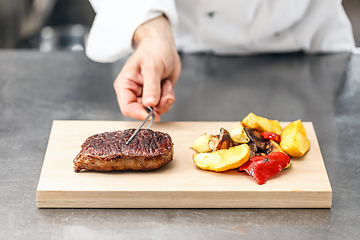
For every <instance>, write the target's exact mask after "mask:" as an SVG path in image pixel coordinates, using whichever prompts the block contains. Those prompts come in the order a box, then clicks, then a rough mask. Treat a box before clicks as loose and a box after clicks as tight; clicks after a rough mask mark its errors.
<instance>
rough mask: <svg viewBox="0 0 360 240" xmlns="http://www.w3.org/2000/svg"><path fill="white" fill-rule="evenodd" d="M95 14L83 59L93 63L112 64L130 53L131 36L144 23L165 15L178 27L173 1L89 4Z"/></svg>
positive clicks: (125, 0) (119, 0) (126, 0)
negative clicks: (85, 58) (87, 58)
mask: <svg viewBox="0 0 360 240" xmlns="http://www.w3.org/2000/svg"><path fill="white" fill-rule="evenodd" d="M89 1H90V3H91V5H92V7H93V9H94V11H95V13H96V16H95V19H94V22H93V24H92V26H91V29H90V32H89V36H88V38H87V41H86V55H87V56H88V57H89V58H90V59H92V60H93V61H96V62H103V63H105V62H114V61H116V60H119V59H120V58H122V57H125V56H126V55H128V54H130V53H132V52H133V46H132V43H133V34H134V32H135V30H136V29H137V28H138V27H139V26H140V25H141V24H143V23H145V22H147V21H149V20H151V19H154V18H156V17H158V16H161V15H162V14H164V15H165V16H166V17H167V19H168V20H169V22H170V24H171V27H172V28H174V27H175V26H176V25H177V23H178V18H177V12H176V7H175V2H174V0H89Z"/></svg>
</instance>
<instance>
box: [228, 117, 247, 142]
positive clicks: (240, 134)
mask: <svg viewBox="0 0 360 240" xmlns="http://www.w3.org/2000/svg"><path fill="white" fill-rule="evenodd" d="M229 133H230V135H231V139H232V140H233V141H234V142H236V143H248V142H249V141H250V139H249V137H248V136H247V135H246V132H245V130H244V126H243V125H242V123H241V122H237V123H236V124H235V125H234V126H233V127H232V128H230V130H229Z"/></svg>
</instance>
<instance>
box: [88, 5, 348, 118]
mask: <svg viewBox="0 0 360 240" xmlns="http://www.w3.org/2000/svg"><path fill="white" fill-rule="evenodd" d="M90 3H91V5H92V6H93V8H94V10H95V12H96V17H95V19H94V22H93V25H92V27H91V30H90V33H89V37H88V40H87V46H86V54H87V56H88V57H89V58H90V59H92V60H94V61H97V62H114V61H116V60H119V59H120V58H123V57H125V56H128V55H129V54H131V56H130V57H129V58H128V60H127V62H126V63H125V65H124V67H123V69H122V70H121V72H120V73H119V75H118V77H117V78H116V80H115V82H114V88H115V92H116V95H117V99H118V103H119V106H120V109H121V112H122V113H123V114H124V115H125V116H127V117H131V118H136V119H139V120H143V119H145V118H146V116H147V112H146V111H145V109H144V106H152V107H155V120H156V121H159V120H160V115H161V114H163V113H165V112H167V111H169V110H170V108H171V106H172V104H173V103H174V101H175V96H174V86H175V84H176V81H177V80H178V78H179V75H180V72H181V62H180V57H179V55H178V51H180V52H183V53H198V52H205V53H212V54H217V55H251V54H264V53H275V52H276V53H280V52H297V51H303V52H305V53H308V54H317V53H334V52H349V51H352V49H353V47H354V46H355V45H354V38H353V33H352V28H351V24H350V22H349V19H348V18H347V16H346V13H345V11H344V9H343V7H342V4H341V0H251V1H250V0H221V1H220V0H130V1H129V0H90Z"/></svg>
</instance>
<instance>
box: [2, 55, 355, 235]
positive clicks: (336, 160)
mask: <svg viewBox="0 0 360 240" xmlns="http://www.w3.org/2000/svg"><path fill="white" fill-rule="evenodd" d="M181 58H182V64H183V71H182V74H181V76H180V79H179V81H178V84H177V86H176V89H175V94H176V99H177V101H176V102H175V104H174V106H173V108H172V110H171V111H170V112H168V113H166V114H165V115H163V117H162V121H194V120H195V121H197V120H198V121H240V120H242V118H244V117H245V116H246V115H247V114H248V113H249V112H254V113H256V114H258V115H260V116H264V117H268V118H270V119H279V120H281V121H293V120H296V119H299V118H300V119H302V120H303V121H312V122H313V123H314V127H315V131H316V133H317V137H318V140H319V143H320V147H321V151H322V155H323V158H324V162H325V165H326V169H327V172H328V175H329V179H330V183H331V186H332V189H333V206H332V208H331V209H37V207H36V195H35V192H36V187H37V184H38V180H39V176H40V171H41V167H42V163H43V159H44V155H45V150H46V145H47V141H48V137H49V134H50V128H51V124H52V121H53V120H58V119H66V120H67V119H68V120H77V119H79V120H129V119H127V118H125V117H123V116H122V115H121V113H120V111H119V108H118V105H117V102H116V97H115V92H114V90H113V87H112V82H113V80H114V78H115V77H116V75H117V73H118V72H119V71H120V69H121V67H122V65H123V64H124V61H119V62H117V63H114V64H99V63H94V62H91V61H90V60H89V59H87V58H86V56H85V55H84V54H83V53H72V52H55V53H49V54H42V53H39V52H36V51H27V50H24V51H6V50H0V73H1V74H0V113H1V114H0V152H1V157H0V163H1V168H0V239H75V238H80V239H84V238H87V239H100V238H101V239H105V238H107V239H120V238H125V239H356V238H357V237H358V236H359V235H360V217H359V216H360V214H359V213H360V160H359V156H360V152H359V151H360V150H359V149H360V148H359V143H358V142H359V140H360V126H359V125H360V121H359V119H360V94H359V93H360V55H350V54H330V55H316V56H307V55H303V54H281V55H265V56H252V57H216V56H211V55H182V56H181Z"/></svg>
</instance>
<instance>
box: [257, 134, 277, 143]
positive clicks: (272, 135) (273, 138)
mask: <svg viewBox="0 0 360 240" xmlns="http://www.w3.org/2000/svg"><path fill="white" fill-rule="evenodd" d="M261 135H262V136H263V137H264V138H265V139H266V140H273V141H275V142H277V143H280V141H281V136H280V135H279V134H276V133H272V132H262V133H261Z"/></svg>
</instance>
